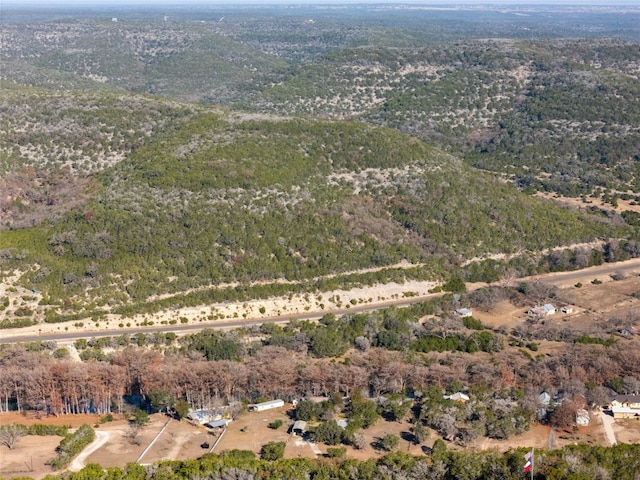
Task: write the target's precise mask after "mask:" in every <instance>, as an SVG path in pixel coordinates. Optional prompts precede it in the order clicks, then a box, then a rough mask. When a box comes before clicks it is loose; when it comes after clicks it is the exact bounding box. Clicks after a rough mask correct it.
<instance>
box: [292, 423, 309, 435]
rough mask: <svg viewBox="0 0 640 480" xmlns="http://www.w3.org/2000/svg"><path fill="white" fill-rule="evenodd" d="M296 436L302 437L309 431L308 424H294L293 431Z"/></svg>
mask: <svg viewBox="0 0 640 480" xmlns="http://www.w3.org/2000/svg"><path fill="white" fill-rule="evenodd" d="M291 431H292V432H293V434H294V435H299V436H302V435H304V432H306V431H307V422H305V421H304V420H296V423H294V424H293V428H292V429H291Z"/></svg>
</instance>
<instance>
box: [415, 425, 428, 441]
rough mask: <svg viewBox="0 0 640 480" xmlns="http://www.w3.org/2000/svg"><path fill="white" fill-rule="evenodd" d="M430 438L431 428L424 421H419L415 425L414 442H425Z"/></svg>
mask: <svg viewBox="0 0 640 480" xmlns="http://www.w3.org/2000/svg"><path fill="white" fill-rule="evenodd" d="M428 438H429V430H427V428H426V427H425V426H424V425H423V424H422V422H420V421H418V422H416V424H415V425H414V426H413V442H414V443H415V444H416V445H419V444H421V443H423V442H425V441H426V440H427V439H428Z"/></svg>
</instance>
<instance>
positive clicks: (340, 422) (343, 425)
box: [336, 420, 349, 430]
mask: <svg viewBox="0 0 640 480" xmlns="http://www.w3.org/2000/svg"><path fill="white" fill-rule="evenodd" d="M336 424H337V425H338V426H339V427H340V428H341V429H343V430H344V429H345V428H347V425H349V423H348V422H347V421H346V420H337V421H336Z"/></svg>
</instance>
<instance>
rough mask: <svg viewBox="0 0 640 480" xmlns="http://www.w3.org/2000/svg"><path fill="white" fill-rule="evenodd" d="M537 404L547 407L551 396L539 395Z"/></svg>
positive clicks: (543, 393)
mask: <svg viewBox="0 0 640 480" xmlns="http://www.w3.org/2000/svg"><path fill="white" fill-rule="evenodd" d="M538 402H539V403H540V404H541V405H544V406H545V407H547V406H549V404H550V403H551V395H549V394H548V393H547V392H542V393H541V394H540V395H538Z"/></svg>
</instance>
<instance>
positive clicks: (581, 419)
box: [576, 408, 591, 427]
mask: <svg viewBox="0 0 640 480" xmlns="http://www.w3.org/2000/svg"><path fill="white" fill-rule="evenodd" d="M589 423H591V418H590V417H589V412H587V411H586V410H585V409H584V408H581V409H580V410H577V411H576V425H578V426H580V427H586V426H588V425H589Z"/></svg>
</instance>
